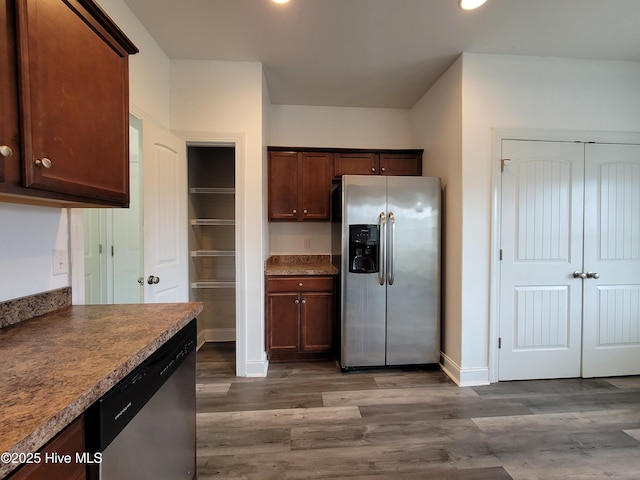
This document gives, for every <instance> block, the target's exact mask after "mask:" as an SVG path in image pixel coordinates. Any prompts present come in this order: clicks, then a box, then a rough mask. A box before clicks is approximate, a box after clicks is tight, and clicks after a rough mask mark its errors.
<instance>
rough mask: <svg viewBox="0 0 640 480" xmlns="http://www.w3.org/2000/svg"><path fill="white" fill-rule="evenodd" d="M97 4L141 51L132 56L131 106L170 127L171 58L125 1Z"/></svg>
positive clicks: (130, 67)
mask: <svg viewBox="0 0 640 480" xmlns="http://www.w3.org/2000/svg"><path fill="white" fill-rule="evenodd" d="M98 3H99V4H100V6H101V7H102V8H103V10H104V11H105V12H106V13H107V14H108V15H109V16H110V17H111V18H112V19H113V21H114V22H116V24H117V25H118V27H120V29H121V30H122V31H123V32H124V33H125V35H127V37H129V39H130V40H131V41H132V42H133V43H134V45H135V46H136V47H138V50H140V52H139V53H137V54H135V55H133V56H131V57H129V99H130V104H131V106H132V107H135V109H136V110H137V111H138V112H142V113H144V115H145V116H147V117H151V118H152V119H153V120H155V121H156V122H157V123H158V124H160V125H161V126H163V127H164V128H166V129H168V128H169V81H170V76H169V68H170V63H169V58H168V57H167V56H166V55H165V53H164V52H163V51H162V49H161V48H160V47H159V46H158V44H157V43H156V41H155V40H154V39H153V37H151V35H150V34H149V32H148V31H147V30H146V29H145V27H144V26H143V25H142V23H140V21H139V20H138V17H136V16H135V15H134V14H133V12H132V11H131V9H130V8H129V7H128V6H127V5H126V4H125V3H124V2H123V1H122V0H98Z"/></svg>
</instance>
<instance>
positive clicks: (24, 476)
mask: <svg viewBox="0 0 640 480" xmlns="http://www.w3.org/2000/svg"><path fill="white" fill-rule="evenodd" d="M84 453H85V443H84V416H80V417H79V418H78V419H77V420H74V421H73V423H71V424H70V425H69V426H68V427H66V428H65V429H64V430H63V431H62V432H60V433H59V434H58V435H57V436H56V437H54V438H53V440H51V441H50V442H49V443H48V444H47V445H45V446H44V447H43V448H42V449H41V450H40V451H39V452H37V453H36V454H35V456H34V457H32V458H31V461H33V462H34V463H28V464H25V465H23V466H22V467H19V468H18V470H16V472H15V473H14V474H13V475H10V476H9V478H10V479H11V480H50V479H53V478H61V479H62V478H64V479H65V480H84V479H86V478H87V473H86V471H87V463H86V462H85V461H83V460H86V458H83V457H82V455H83V454H84ZM76 454H77V455H78V456H76ZM53 455H56V457H53Z"/></svg>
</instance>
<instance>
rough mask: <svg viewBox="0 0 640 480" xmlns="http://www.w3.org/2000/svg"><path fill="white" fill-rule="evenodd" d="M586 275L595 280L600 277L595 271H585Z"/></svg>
mask: <svg viewBox="0 0 640 480" xmlns="http://www.w3.org/2000/svg"><path fill="white" fill-rule="evenodd" d="M586 276H587V278H593V279H596V280H597V279H599V278H600V274H599V273H597V272H587V274H586Z"/></svg>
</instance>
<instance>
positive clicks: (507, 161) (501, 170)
mask: <svg viewBox="0 0 640 480" xmlns="http://www.w3.org/2000/svg"><path fill="white" fill-rule="evenodd" d="M510 162H511V159H510V158H503V159H502V160H500V172H504V166H505V165H509V163H510Z"/></svg>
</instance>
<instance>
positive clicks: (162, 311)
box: [0, 303, 203, 478]
mask: <svg viewBox="0 0 640 480" xmlns="http://www.w3.org/2000/svg"><path fill="white" fill-rule="evenodd" d="M202 308H203V305H202V304H201V303H176V304H144V305H88V306H73V307H67V308H63V309H60V310H58V311H55V312H53V313H50V314H47V315H43V316H41V317H37V318H33V319H31V320H28V321H25V322H22V323H20V324H18V325H14V326H10V327H7V328H4V329H1V330H0V359H1V360H2V364H3V365H2V369H1V370H0V399H2V401H1V402H0V452H5V451H6V452H10V453H29V452H36V451H37V450H39V449H40V448H41V447H42V446H43V445H44V444H46V443H47V442H48V441H49V440H50V439H52V438H53V437H54V436H55V435H56V434H57V433H59V432H60V431H61V430H63V429H64V428H65V427H66V426H67V425H69V424H70V423H71V422H72V421H73V420H74V419H75V418H77V417H78V416H79V415H80V414H82V413H83V412H84V411H85V410H86V409H87V407H89V406H90V405H91V404H92V403H94V402H95V401H96V400H98V399H99V398H100V397H101V396H102V395H103V394H105V393H106V392H107V391H109V389H110V388H111V387H113V386H114V385H115V384H116V383H117V382H118V381H120V380H121V379H122V378H124V377H125V376H126V375H127V374H128V373H130V372H131V371H132V370H133V369H134V368H135V367H136V366H138V365H139V364H140V363H141V362H142V361H144V360H145V359H146V358H148V357H149V356H150V355H151V354H152V353H153V352H154V351H156V350H157V349H158V348H159V347H160V346H161V345H162V344H164V343H165V342H166V341H167V340H168V339H169V338H171V337H172V336H173V335H175V334H176V333H177V332H178V331H179V330H180V329H181V328H183V327H184V326H185V325H186V324H187V323H189V321H191V320H192V319H193V318H195V317H196V316H197V315H198V314H199V313H200V312H201V311H202ZM17 467H18V465H15V464H4V463H0V478H3V477H4V476H5V475H7V474H8V473H10V472H11V471H12V470H14V469H15V468H17Z"/></svg>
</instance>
